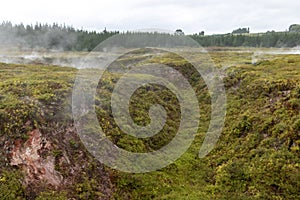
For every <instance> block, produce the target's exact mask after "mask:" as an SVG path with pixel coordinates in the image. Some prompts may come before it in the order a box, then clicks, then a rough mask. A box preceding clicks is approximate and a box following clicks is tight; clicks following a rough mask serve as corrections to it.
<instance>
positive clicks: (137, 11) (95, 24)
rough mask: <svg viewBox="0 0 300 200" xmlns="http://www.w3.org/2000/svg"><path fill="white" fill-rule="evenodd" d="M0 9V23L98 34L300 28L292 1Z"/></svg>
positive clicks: (113, 1)
mask: <svg viewBox="0 0 300 200" xmlns="http://www.w3.org/2000/svg"><path fill="white" fill-rule="evenodd" d="M0 5H1V7H0V20H9V21H12V22H13V23H20V22H23V23H25V24H34V23H35V22H42V23H46V22H47V23H53V22H58V23H66V24H70V25H73V26H74V27H76V28H81V27H84V28H88V29H97V30H102V29H103V28H104V27H107V28H108V29H109V30H135V29H143V28H160V29H169V30H175V29H176V28H182V29H183V30H184V31H185V32H187V33H193V32H199V31H201V30H205V31H206V32H207V33H222V32H230V31H232V29H234V28H238V27H250V28H251V30H252V31H255V32H256V31H267V30H285V29H287V28H288V26H289V25H290V24H292V23H300V12H299V10H298V8H299V7H300V2H299V1H296V0H286V1H279V0H266V1H259V0H252V1H251V0H244V1H243V0H239V1H238V0H227V1H221V0H210V1H207V0H206V1H196V0H186V1H181V0H163V1H162V0H126V1H124V0H109V1H108V0H105V1H99V0H85V1H74V0H73V1H63V0H52V1H38V0H26V1H22V0H20V1H17V0H10V1H2V2H1V4H0ZM298 20H299V21H298Z"/></svg>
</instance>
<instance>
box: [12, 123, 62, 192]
mask: <svg viewBox="0 0 300 200" xmlns="http://www.w3.org/2000/svg"><path fill="white" fill-rule="evenodd" d="M28 135H29V139H28V140H27V141H26V142H25V143H24V144H23V145H22V144H21V140H16V141H15V143H14V147H13V149H12V150H11V160H10V165H12V166H20V167H22V169H23V171H24V172H25V174H26V177H25V182H26V183H31V182H34V181H36V180H45V181H46V182H48V183H49V184H51V185H53V186H59V185H60V184H61V183H62V180H63V177H62V175H61V174H60V173H59V172H58V171H56V170H55V158H54V157H53V156H47V157H46V158H43V157H41V156H40V153H39V152H41V151H44V150H50V149H51V147H52V145H51V143H50V142H49V141H47V140H46V139H45V138H42V135H41V132H40V131H39V130H38V129H36V130H34V131H32V132H30V133H29V134H28Z"/></svg>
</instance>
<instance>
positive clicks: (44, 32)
mask: <svg viewBox="0 0 300 200" xmlns="http://www.w3.org/2000/svg"><path fill="white" fill-rule="evenodd" d="M178 30H180V29H178ZM178 30H176V31H177V32H178ZM180 31H181V30H180ZM182 33H183V32H182ZM115 34H124V33H120V32H119V31H106V29H105V30H103V31H102V32H96V31H87V30H79V29H75V28H73V27H71V26H65V25H59V24H57V23H54V24H52V25H49V24H40V23H37V24H35V25H26V26H25V25H23V24H18V25H13V24H12V23H11V22H2V24H0V46H2V47H3V46H4V47H5V46H6V47H11V46H12V47H18V48H42V49H58V50H67V51H91V50H93V49H94V48H95V47H96V46H97V45H98V44H99V43H101V42H102V41H104V40H106V39H107V38H109V37H111V36H113V35H115ZM174 35H176V36H178V34H176V32H175V34H174ZM179 35H180V34H179ZM189 36H190V37H191V38H193V39H194V40H195V41H197V42H198V43H199V44H200V45H202V46H204V47H208V46H227V47H240V46H245V47H296V46H300V29H299V25H291V26H290V29H289V31H285V32H275V31H268V32H266V33H249V28H248V29H245V28H243V29H238V30H235V31H233V32H232V33H227V34H220V35H204V32H203V31H202V32H201V33H199V34H193V35H189Z"/></svg>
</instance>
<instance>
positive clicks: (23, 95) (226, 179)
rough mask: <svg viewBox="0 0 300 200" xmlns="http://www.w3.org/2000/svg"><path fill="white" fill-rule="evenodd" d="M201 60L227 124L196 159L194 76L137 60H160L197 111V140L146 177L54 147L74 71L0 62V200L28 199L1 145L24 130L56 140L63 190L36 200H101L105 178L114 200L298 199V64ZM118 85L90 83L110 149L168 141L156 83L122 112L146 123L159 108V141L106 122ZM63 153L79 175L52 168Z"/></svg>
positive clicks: (66, 114)
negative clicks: (218, 77) (211, 73)
mask: <svg viewBox="0 0 300 200" xmlns="http://www.w3.org/2000/svg"><path fill="white" fill-rule="evenodd" d="M223 50H224V49H223ZM135 53H136V54H135V55H133V54H130V55H128V56H127V57H126V56H125V57H123V58H121V59H120V61H118V62H120V63H122V64H124V67H126V63H132V62H133V61H134V60H135V59H136V60H139V54H143V53H145V52H144V51H140V52H135ZM210 55H211V57H212V59H213V61H214V62H215V63H216V65H217V66H218V67H220V68H221V67H224V66H226V70H225V68H223V74H224V84H225V87H226V93H227V117H226V122H225V127H224V130H223V132H222V135H221V137H220V139H219V141H218V143H217V145H216V146H215V148H214V150H213V151H212V152H211V153H210V154H209V155H207V156H206V157H205V158H202V159H200V158H198V151H199V148H200V146H201V143H202V141H203V139H204V136H205V133H206V130H207V128H208V123H209V120H210V96H209V93H208V89H207V87H206V85H205V84H204V82H203V80H202V78H201V76H200V75H199V74H197V73H196V71H195V70H194V69H193V67H192V66H191V65H190V64H189V63H186V62H185V61H182V60H180V59H179V58H178V57H175V56H174V55H171V54H158V56H154V57H150V58H149V59H148V60H146V61H145V62H160V63H163V64H166V65H168V66H170V67H173V68H175V69H176V70H178V71H179V72H180V73H182V74H184V75H185V76H186V77H187V78H188V80H189V82H190V83H191V85H192V87H193V88H194V90H195V92H196V94H197V96H198V100H199V102H200V103H199V106H200V109H201V122H200V126H199V129H198V133H197V135H196V139H195V141H194V142H193V144H192V146H191V147H190V148H189V150H188V151H187V152H186V153H185V154H184V155H183V156H182V157H181V158H180V159H178V160H177V161H176V162H174V163H173V164H171V165H169V166H167V167H166V168H164V169H161V170H158V171H155V172H151V173H145V174H130V173H122V172H119V171H115V170H112V169H109V168H106V167H103V166H102V165H101V164H100V163H97V162H96V161H95V160H92V159H88V158H89V157H90V155H88V154H84V147H83V145H82V144H81V142H80V140H79V139H78V138H76V137H72V138H68V139H67V140H66V139H62V137H63V136H64V135H67V134H69V132H70V130H69V129H70V127H68V126H72V124H71V116H70V115H71V113H70V110H69V109H70V98H69V97H70V94H71V90H72V85H73V81H74V77H75V76H76V70H75V69H72V68H62V67H55V66H40V65H26V66H25V65H8V64H0V79H1V82H0V121H1V124H0V138H1V140H0V142H1V143H0V148H1V149H2V150H1V151H2V152H1V155H3V156H1V158H0V159H1V162H0V167H1V168H0V169H1V175H0V198H1V199H5V198H6V199H11V198H16V199H18V198H19V199H24V198H27V197H29V196H30V195H31V194H32V193H29V192H28V190H29V188H30V187H31V186H28V185H27V186H26V184H25V183H24V182H23V181H22V180H23V179H24V178H21V177H22V176H19V175H18V174H19V172H20V171H21V170H22V169H21V168H19V167H18V168H16V170H15V171H12V167H11V166H10V165H9V162H8V160H6V159H4V158H9V155H7V153H6V152H5V149H4V148H3V147H4V146H5V141H11V142H13V141H15V140H17V139H21V140H22V141H25V140H26V139H27V137H28V135H27V133H28V131H31V130H33V129H35V128H39V129H41V130H42V133H43V134H49V133H51V132H55V133H56V134H52V135H51V137H50V136H49V138H52V139H53V141H55V142H54V145H55V148H54V149H55V150H52V152H49V153H48V154H46V155H51V156H54V157H55V159H56V161H57V162H56V164H57V165H59V167H56V169H57V170H58V171H59V172H60V173H62V174H63V176H64V178H65V179H67V180H68V181H69V184H70V185H67V186H64V187H62V188H59V189H54V188H52V187H51V186H47V185H46V186H43V187H40V190H39V187H36V188H35V190H34V196H35V197H37V199H50V198H53V199H67V198H76V199H97V198H102V197H105V195H106V193H104V190H103V187H104V186H107V184H109V182H108V181H106V179H107V177H109V179H110V180H111V182H112V187H113V190H112V192H113V195H114V197H113V198H115V199H189V200H190V199H197V200H199V199H205V200H206V199H270V200H271V199H299V198H300V193H299V188H300V175H299V174H300V164H299V163H300V156H299V155H300V152H299V151H300V148H299V146H300V120H299V119H300V100H299V99H300V68H299V66H300V56H299V55H269V56H267V58H266V59H264V60H260V61H257V62H255V63H253V64H252V63H251V56H252V54H251V53H249V52H245V53H243V52H237V51H228V52H227V51H211V52H210ZM129 60H130V62H129ZM119 78H120V74H119V73H112V71H106V72H105V73H104V76H103V78H102V79H101V81H100V82H99V84H98V88H97V96H96V99H95V104H96V113H97V115H98V120H99V123H100V125H101V127H102V128H103V130H104V132H105V133H106V134H107V136H108V138H109V139H110V140H112V141H113V142H114V144H116V145H118V146H119V147H122V148H124V149H126V150H129V151H133V152H148V151H154V150H156V149H159V148H160V147H162V146H164V145H165V144H166V143H168V142H169V141H170V140H171V139H172V138H173V137H174V134H176V131H177V128H178V127H177V126H178V122H179V120H180V107H179V104H178V101H177V100H176V98H175V96H174V95H173V94H172V93H171V92H170V91H169V90H168V89H167V88H164V87H161V86H158V85H145V86H143V87H141V88H139V89H138V90H137V91H136V92H135V93H134V95H133V97H132V99H131V104H130V112H131V116H132V118H133V120H134V121H135V122H136V123H137V124H139V125H147V124H148V123H149V121H150V120H149V116H148V110H149V107H150V106H151V105H153V104H155V103H159V104H161V105H162V106H164V108H165V109H166V111H167V115H168V119H167V121H166V126H165V127H164V129H163V130H162V131H161V132H160V133H159V134H157V135H155V136H154V137H152V138H150V139H149V138H148V139H137V138H134V137H131V136H129V135H126V134H124V133H122V132H121V130H120V129H119V128H118V127H117V126H116V123H115V121H114V119H113V117H112V115H111V108H110V101H109V100H110V96H111V92H112V91H113V88H114V85H115V84H116V83H117V81H118V79H119ZM136 78H143V77H139V76H137V77H136ZM99 102H101V104H100V103H99ZM57 124H58V125H57ZM61 126H66V129H62V128H61ZM68 128H69V129H68ZM58 129H59V130H61V131H58ZM59 144H63V145H59ZM66 151H67V153H68V154H69V155H70V156H69V158H70V159H71V161H70V162H71V163H75V164H76V163H77V164H78V165H85V168H84V172H81V173H80V174H78V175H76V176H72V175H71V173H70V172H68V170H67V165H62V164H60V162H59V161H60V158H61V157H64V154H65V152H66ZM82 157H87V158H86V159H85V160H84V159H82ZM78 162H79V163H78ZM105 173H108V174H109V176H105ZM68 177H72V178H70V179H68ZM8 195H10V196H8Z"/></svg>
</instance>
